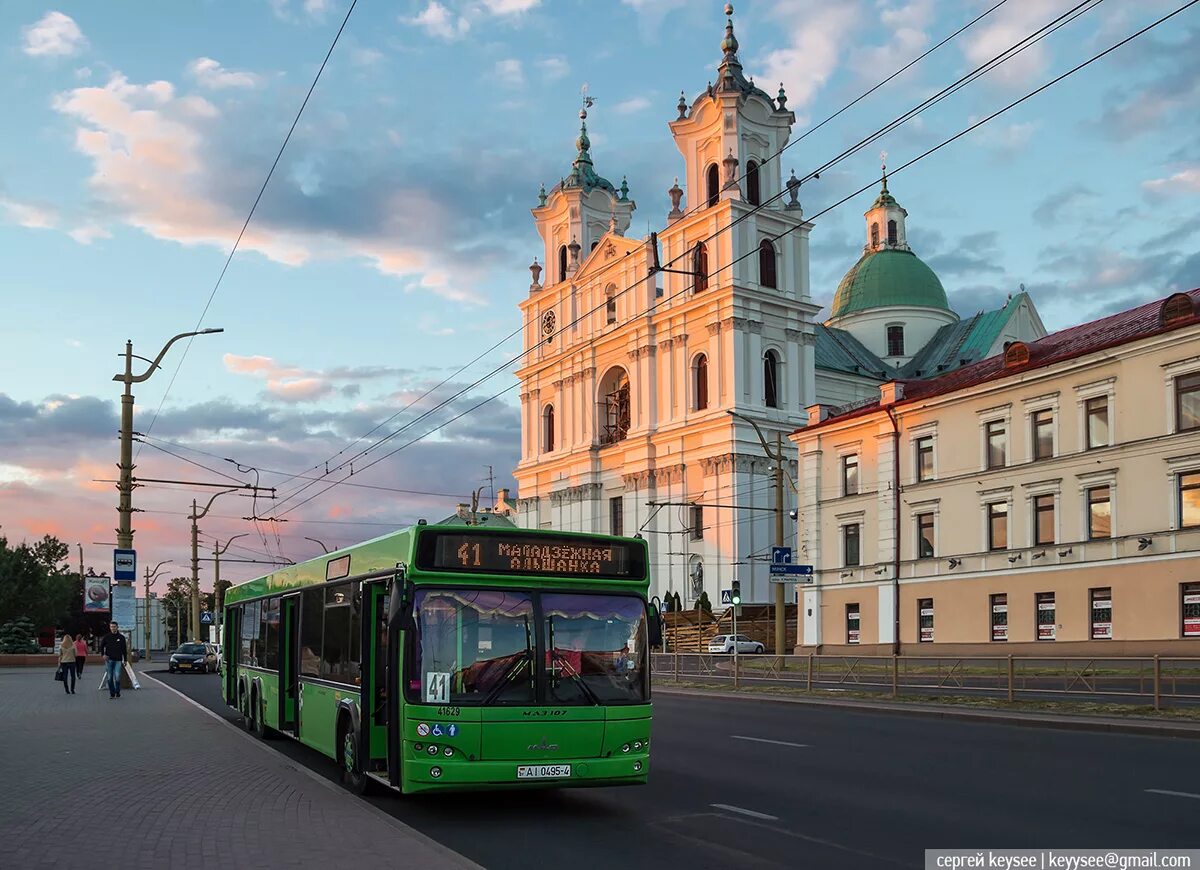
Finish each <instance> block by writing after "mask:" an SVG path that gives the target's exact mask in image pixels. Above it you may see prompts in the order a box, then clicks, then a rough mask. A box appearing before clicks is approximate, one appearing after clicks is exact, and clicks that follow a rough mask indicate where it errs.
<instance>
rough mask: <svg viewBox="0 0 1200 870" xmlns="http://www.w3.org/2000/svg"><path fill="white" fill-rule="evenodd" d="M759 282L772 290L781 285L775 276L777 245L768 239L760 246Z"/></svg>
mask: <svg viewBox="0 0 1200 870" xmlns="http://www.w3.org/2000/svg"><path fill="white" fill-rule="evenodd" d="M758 283H759V284H760V285H762V286H763V287H770V288H771V289H772V290H774V289H776V288H777V287H778V286H779V281H778V279H777V278H776V276H775V246H774V245H772V244H771V243H770V242H769V241H767V240H766V239H763V240H762V242H761V243H760V244H759V246H758Z"/></svg>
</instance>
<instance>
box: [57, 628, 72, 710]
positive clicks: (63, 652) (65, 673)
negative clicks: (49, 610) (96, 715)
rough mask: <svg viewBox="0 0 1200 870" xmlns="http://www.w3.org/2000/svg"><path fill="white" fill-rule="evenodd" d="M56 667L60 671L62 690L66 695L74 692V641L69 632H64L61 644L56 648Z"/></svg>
mask: <svg viewBox="0 0 1200 870" xmlns="http://www.w3.org/2000/svg"><path fill="white" fill-rule="evenodd" d="M58 669H59V670H60V671H61V672H62V684H63V690H64V691H66V693H67V694H68V695H74V694H75V641H74V639H73V638H72V637H71V635H69V634H64V635H63V639H62V645H61V646H59V648H58Z"/></svg>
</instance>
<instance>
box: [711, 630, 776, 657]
mask: <svg viewBox="0 0 1200 870" xmlns="http://www.w3.org/2000/svg"><path fill="white" fill-rule="evenodd" d="M735 645H736V646H737V651H738V653H760V652H763V651H764V650H765V649H766V648H765V647H764V646H763V645H762V644H761V643H759V642H758V641H756V640H751V639H750V638H748V637H746V635H744V634H718V635H717V636H716V637H714V638H711V639H710V640H709V641H708V651H709V652H710V653H724V654H725V655H731V654H732V653H733V650H734V646H735Z"/></svg>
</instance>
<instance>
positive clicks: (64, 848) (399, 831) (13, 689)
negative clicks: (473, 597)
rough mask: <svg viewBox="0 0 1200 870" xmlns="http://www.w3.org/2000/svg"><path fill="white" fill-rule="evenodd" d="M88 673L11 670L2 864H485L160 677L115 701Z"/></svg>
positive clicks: (3, 722) (1, 736)
mask: <svg viewBox="0 0 1200 870" xmlns="http://www.w3.org/2000/svg"><path fill="white" fill-rule="evenodd" d="M88 671H91V674H88ZM84 674H85V679H84V680H83V681H82V682H81V683H80V685H79V687H78V688H77V691H78V694H76V695H67V694H65V693H64V692H63V690H62V686H61V685H60V684H59V683H56V682H54V680H53V672H52V671H50V670H49V669H45V670H42V669H36V670H30V669H3V670H0V786H2V788H0V844H2V845H0V866H3V867H14V868H15V867H20V868H22V870H35V868H36V870H40V868H60V867H70V866H84V867H90V866H95V865H96V864H97V863H99V865H100V866H106V867H120V868H122V870H161V868H175V867H179V868H188V870H197V868H207V867H221V868H234V867H253V868H267V867H269V868H273V867H322V868H329V867H339V868H340V867H353V868H356V870H357V868H375V867H381V868H382V867H388V868H410V867H411V868H421V870H442V868H446V870H449V868H473V867H476V868H477V866H478V865H475V864H473V863H472V862H470V861H468V860H467V859H465V858H462V857H461V856H459V855H457V854H456V853H454V852H452V851H450V850H448V849H446V848H445V847H443V846H441V845H439V844H437V843H435V842H434V841H432V840H430V839H428V838H426V837H424V835H422V834H419V833H418V832H416V831H415V830H413V829H412V828H409V827H408V826H406V825H404V824H403V823H401V822H399V821H397V820H395V819H392V818H391V817H390V816H388V815H386V814H385V813H383V812H382V811H380V810H378V809H375V808H374V807H372V806H370V804H368V803H366V802H364V801H361V800H358V799H357V798H355V797H353V796H352V795H350V794H349V793H347V792H344V791H342V790H341V789H340V788H338V787H337V786H336V785H334V784H332V783H329V782H326V781H324V780H321V779H320V778H319V777H317V776H315V775H314V774H312V773H310V772H307V771H304V770H302V769H300V768H298V767H296V766H294V765H293V764H292V763H291V762H289V761H288V759H286V758H285V757H283V756H281V755H279V754H277V753H275V752H274V751H270V750H269V749H267V748H265V747H262V746H256V745H254V740H253V738H250V737H248V736H247V735H245V734H243V733H241V732H238V731H237V730H236V729H235V728H233V727H231V726H230V725H229V724H227V723H225V722H223V721H220V720H218V719H216V718H214V717H212V716H210V715H207V714H206V713H205V712H203V711H201V710H199V709H197V708H196V707H193V706H192V705H190V704H189V703H188V702H187V701H185V700H183V699H182V698H180V697H179V696H177V695H176V694H174V693H173V692H171V691H170V690H169V689H167V688H166V687H165V686H163V685H162V684H160V683H158V682H157V681H155V680H153V679H147V678H146V677H145V676H144V675H142V676H141V684H142V688H141V690H140V691H133V690H132V689H126V690H124V691H123V692H122V696H121V699H120V700H110V699H109V697H108V693H107V692H100V691H97V690H96V682H97V679H98V676H99V669H98V668H87V669H85V671H84ZM202 679H207V678H202ZM212 679H215V677H214V678H212ZM331 763H332V762H331ZM114 801H115V802H116V803H117V805H118V806H119V807H120V809H119V810H118V811H114V812H112V813H111V814H107V816H106V814H105V812H104V810H103V808H104V807H106V806H108V805H110V804H113V803H114Z"/></svg>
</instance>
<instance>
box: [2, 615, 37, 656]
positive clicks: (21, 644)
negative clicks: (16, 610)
mask: <svg viewBox="0 0 1200 870" xmlns="http://www.w3.org/2000/svg"><path fill="white" fill-rule="evenodd" d="M33 633H34V628H33V623H32V622H30V621H29V620H28V619H25V618H24V617H22V618H21V619H16V620H13V621H12V622H6V623H4V625H3V626H0V653H4V654H7V655H29V654H31V653H36V652H37V651H38V647H37V643H36V642H35V641H34V638H33Z"/></svg>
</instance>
